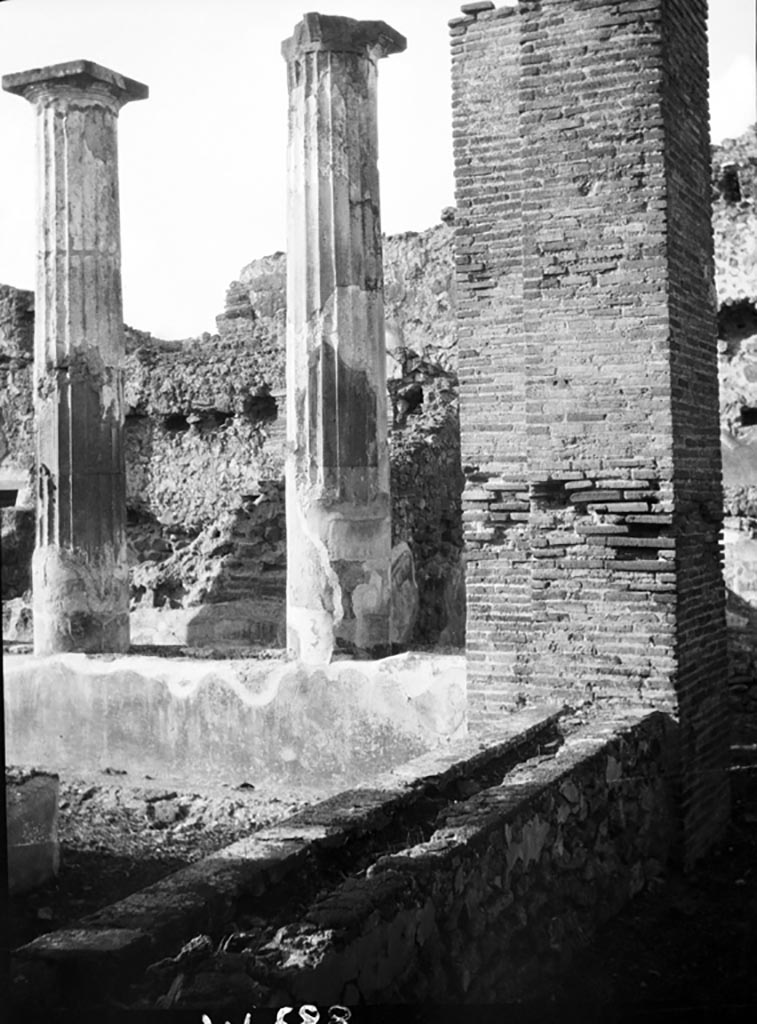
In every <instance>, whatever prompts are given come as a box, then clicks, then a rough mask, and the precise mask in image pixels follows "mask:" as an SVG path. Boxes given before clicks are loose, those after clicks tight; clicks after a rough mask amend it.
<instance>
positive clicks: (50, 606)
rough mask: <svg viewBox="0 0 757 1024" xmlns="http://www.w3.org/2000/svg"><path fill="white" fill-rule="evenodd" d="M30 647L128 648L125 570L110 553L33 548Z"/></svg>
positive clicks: (48, 650)
mask: <svg viewBox="0 0 757 1024" xmlns="http://www.w3.org/2000/svg"><path fill="white" fill-rule="evenodd" d="M32 589H33V610H34V653H35V654H38V655H47V654H61V653H66V652H71V651H76V652H81V653H85V654H107V653H123V652H125V651H128V649H129V576H128V569H127V567H126V564H125V560H124V562H120V561H119V560H117V559H116V558H115V557H113V555H112V554H108V553H104V554H102V555H100V556H99V557H97V558H93V557H92V556H91V555H89V554H88V553H87V552H85V551H80V550H77V549H73V550H71V549H67V548H58V547H53V546H50V547H45V548H37V550H36V551H35V552H34V557H33V559H32Z"/></svg>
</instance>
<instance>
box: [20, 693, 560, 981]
mask: <svg viewBox="0 0 757 1024" xmlns="http://www.w3.org/2000/svg"><path fill="white" fill-rule="evenodd" d="M561 713H562V712H561V710H560V709H558V708H556V707H554V706H552V707H543V708H532V709H528V710H526V711H523V712H520V713H517V714H514V715H511V716H510V717H509V718H508V719H507V720H506V722H505V723H504V728H503V729H500V730H498V732H497V733H495V732H490V733H488V734H486V735H481V736H479V737H466V738H464V739H462V740H458V741H456V742H454V743H451V744H450V745H449V746H447V747H445V748H442V749H439V750H436V751H431V752H429V753H427V754H424V755H422V756H420V757H418V758H415V759H413V760H412V761H410V762H408V763H407V764H404V765H401V766H399V767H397V768H394V769H392V770H390V771H387V772H385V773H383V774H381V775H379V776H377V777H376V778H374V779H372V780H371V781H370V782H367V783H366V784H365V785H364V786H362V787H358V788H356V789H354V790H351V791H347V792H345V793H341V794H339V795H338V796H336V797H333V798H330V799H329V800H326V801H323V802H321V803H319V804H317V805H315V806H313V807H311V808H308V809H306V810H305V811H302V812H300V813H299V814H297V815H294V816H292V817H291V818H288V819H286V820H285V821H281V822H278V823H277V824H275V825H273V826H271V827H269V828H266V829H262V830H260V831H258V832H255V833H254V834H252V835H251V836H249V837H247V838H245V839H242V840H239V841H238V842H236V843H233V844H231V845H230V846H227V847H225V848H224V849H222V850H220V851H218V852H217V853H214V854H212V855H211V856H210V857H207V858H205V859H203V860H202V861H199V862H198V863H197V864H193V865H191V866H189V867H187V868H184V869H182V870H181V871H178V872H176V873H175V874H174V875H171V876H170V877H168V878H165V879H163V880H161V881H159V882H157V883H156V884H154V885H152V886H150V887H148V888H147V889H144V890H142V891H141V892H138V893H135V894H133V895H132V896H128V897H126V898H125V899H123V900H120V901H119V902H118V903H114V904H112V905H111V906H109V907H106V908H104V909H103V910H100V911H98V912H97V913H95V914H92V915H89V916H88V917H86V918H83V919H82V920H81V921H80V922H78V924H77V925H76V926H74V927H71V928H66V929H62V930H60V931H58V932H52V933H50V934H48V935H42V936H40V937H39V938H37V939H35V940H34V941H33V942H31V943H28V944H27V945H25V946H22V947H21V948H20V949H18V950H16V952H15V954H14V957H15V966H14V987H15V989H16V991H17V992H18V994H19V995H22V996H23V989H24V987H25V986H26V985H28V979H29V978H30V977H32V976H33V975H34V967H33V965H34V964H35V963H36V964H37V965H41V964H45V965H47V968H48V971H52V974H49V973H48V975H47V976H46V985H47V986H48V987H49V988H50V989H51V991H54V990H55V989H56V987H57V988H58V989H60V988H62V987H64V982H63V978H64V975H65V974H66V972H70V971H71V970H72V969H73V970H75V971H77V972H79V971H81V969H82V968H83V967H85V966H86V968H87V970H88V971H92V970H93V969H94V970H95V971H96V970H97V969H98V968H101V969H107V971H108V976H109V981H110V979H112V982H113V985H115V984H117V983H118V981H119V980H121V979H123V978H124V977H125V976H126V975H127V974H132V973H137V972H139V971H140V970H143V969H144V968H145V967H146V966H147V964H148V963H150V962H151V961H154V960H156V959H158V958H159V957H161V956H166V955H169V954H171V953H173V952H175V950H176V948H177V947H178V946H180V945H181V944H182V943H183V942H185V941H186V940H187V939H188V938H190V937H191V936H193V935H196V934H198V933H200V932H203V931H210V932H214V931H217V930H219V929H223V928H224V927H225V926H226V925H227V924H228V923H229V922H230V921H231V920H233V915H234V910H235V905H236V901H237V900H238V899H239V898H240V897H241V896H242V895H244V896H245V897H250V896H252V897H253V898H255V897H262V896H263V894H266V895H269V894H270V890H271V889H272V888H273V887H274V886H276V885H277V884H278V883H280V882H281V881H282V880H284V879H287V878H289V877H291V876H292V875H293V874H294V872H295V871H297V870H298V869H299V868H300V867H301V866H302V865H303V864H304V862H305V861H306V860H308V859H310V858H312V855H313V854H314V853H316V854H317V852H318V850H326V851H328V850H329V849H332V848H334V847H335V846H338V847H340V848H345V847H347V846H349V844H350V843H352V842H353V841H355V840H357V841H359V840H361V839H362V838H364V837H365V836H366V834H368V833H371V834H373V835H374V836H377V837H380V835H381V832H382V831H383V830H385V829H387V828H389V827H390V825H391V824H393V823H395V822H396V820H397V816H398V815H399V814H400V813H404V812H406V811H407V810H408V809H411V808H412V807H413V806H414V805H415V804H420V803H421V802H422V801H423V800H424V799H426V798H428V797H429V796H432V795H438V794H440V793H442V794H443V793H445V792H447V793H450V794H451V795H452V796H453V798H454V793H455V792H456V789H455V787H456V786H457V784H458V782H459V780H461V779H468V778H470V777H471V776H473V775H475V774H476V773H480V772H484V771H486V769H487V768H488V767H490V766H491V765H493V764H495V763H496V762H498V761H502V760H507V761H508V762H510V763H511V762H517V761H518V760H519V759H522V758H523V757H528V756H531V754H532V753H533V752H534V750H535V749H536V750H538V749H543V748H544V747H546V746H548V745H550V744H553V743H554V742H555V737H556V728H557V722H558V720H559V718H560V715H561ZM379 841H380V838H379ZM30 964H32V967H30V966H29V965H30ZM95 984H96V981H94V980H88V979H87V978H86V977H85V976H83V977H82V985H83V986H85V987H90V986H92V985H95ZM111 991H112V989H111ZM30 995H31V993H30ZM27 998H28V997H27Z"/></svg>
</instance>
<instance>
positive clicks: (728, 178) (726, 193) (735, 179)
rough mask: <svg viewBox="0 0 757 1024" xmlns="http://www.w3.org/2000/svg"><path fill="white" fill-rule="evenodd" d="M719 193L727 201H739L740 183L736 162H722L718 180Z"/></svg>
mask: <svg viewBox="0 0 757 1024" xmlns="http://www.w3.org/2000/svg"><path fill="white" fill-rule="evenodd" d="M718 186H719V188H720V194H721V195H722V197H723V199H725V201H726V202H727V203H740V202H741V183H740V181H739V168H738V165H737V164H723V166H722V167H721V168H720V181H719V182H718Z"/></svg>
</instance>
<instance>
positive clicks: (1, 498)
mask: <svg viewBox="0 0 757 1024" xmlns="http://www.w3.org/2000/svg"><path fill="white" fill-rule="evenodd" d="M17 497H18V491H17V490H15V491H11V490H8V491H0V508H13V507H14V505H15V504H16V498H17Z"/></svg>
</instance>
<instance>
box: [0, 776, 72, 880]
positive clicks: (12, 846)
mask: <svg viewBox="0 0 757 1024" xmlns="http://www.w3.org/2000/svg"><path fill="white" fill-rule="evenodd" d="M5 787H6V793H5V806H6V811H7V815H8V881H9V887H10V891H11V893H12V894H16V893H24V892H28V891H29V890H30V889H34V888H36V887H37V886H40V885H44V884H45V882H48V881H50V879H52V878H55V876H56V875H57V874H58V866H59V863H60V848H59V845H58V776H57V775H55V774H53V773H51V772H42V771H36V770H34V769H31V770H29V769H21V768H6V771H5Z"/></svg>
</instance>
